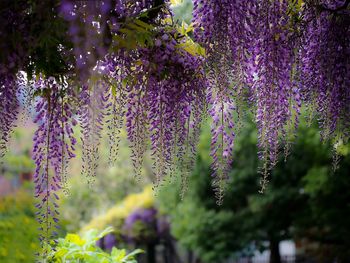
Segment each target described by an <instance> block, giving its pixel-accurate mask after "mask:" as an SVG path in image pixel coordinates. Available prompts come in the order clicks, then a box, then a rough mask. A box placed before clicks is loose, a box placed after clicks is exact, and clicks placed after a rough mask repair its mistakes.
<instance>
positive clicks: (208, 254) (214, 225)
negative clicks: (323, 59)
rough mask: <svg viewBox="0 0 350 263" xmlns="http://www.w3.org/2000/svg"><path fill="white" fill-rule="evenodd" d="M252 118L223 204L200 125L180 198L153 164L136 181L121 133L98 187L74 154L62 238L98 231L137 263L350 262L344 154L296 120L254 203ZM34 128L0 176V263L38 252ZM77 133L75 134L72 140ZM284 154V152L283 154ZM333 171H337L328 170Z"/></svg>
mask: <svg viewBox="0 0 350 263" xmlns="http://www.w3.org/2000/svg"><path fill="white" fill-rule="evenodd" d="M191 8H192V3H191V1H190V0H188V1H183V3H182V4H179V5H178V6H176V7H175V8H174V13H175V18H176V19H177V20H178V22H179V23H182V21H184V22H186V23H189V22H190V20H191V11H192V10H191ZM251 120H252V116H244V117H242V120H241V122H242V124H244V125H242V128H241V130H240V132H239V134H238V137H237V141H236V146H235V149H234V151H235V153H234V154H235V155H234V156H235V160H234V163H233V166H232V170H231V172H230V177H229V180H228V183H227V189H226V194H225V199H224V202H223V204H222V205H221V206H218V205H217V204H216V200H215V197H214V193H213V191H212V188H211V177H210V174H211V170H210V163H211V159H210V155H209V147H210V129H209V127H210V123H209V122H208V123H207V122H205V123H204V124H203V132H202V135H201V138H200V145H199V150H198V156H197V158H196V165H195V168H194V169H193V171H192V172H191V173H190V174H189V175H188V182H187V187H186V189H187V191H186V192H185V194H184V197H183V198H181V196H182V194H183V186H182V184H183V182H181V179H180V174H178V173H177V172H176V170H175V172H174V174H172V176H171V177H170V176H169V178H167V180H166V181H165V182H164V184H163V185H162V186H160V187H158V188H157V189H156V191H153V190H152V182H153V179H154V178H153V175H152V172H151V162H150V160H149V158H146V162H145V165H144V168H143V171H142V174H143V176H142V177H141V178H135V177H134V176H133V167H132V163H131V160H130V158H129V155H130V150H129V146H128V142H127V140H126V138H125V133H123V132H122V136H121V142H120V150H119V154H118V160H117V162H116V163H115V164H114V165H113V166H110V165H109V164H108V153H109V150H108V147H107V138H106V137H105V138H104V141H103V143H102V146H101V149H100V154H101V158H100V164H99V168H98V169H99V170H98V173H97V178H96V182H95V183H94V184H93V185H91V184H88V183H87V181H86V180H85V178H83V177H82V176H81V158H79V157H81V156H79V155H81V151H79V149H78V158H76V159H74V161H73V163H72V164H71V167H70V170H69V172H68V174H69V181H68V186H69V188H68V189H67V191H66V193H62V195H61V199H60V211H61V215H60V217H61V218H60V219H61V220H60V224H61V232H60V236H61V237H64V236H65V234H66V233H83V232H84V231H87V230H89V229H98V230H103V229H105V228H106V227H107V226H112V227H113V229H114V232H113V233H111V234H108V235H107V236H105V237H104V238H102V239H100V240H99V241H98V246H100V247H101V248H103V249H104V250H106V251H109V250H111V248H112V247H114V246H117V247H119V248H126V249H127V250H133V249H135V248H141V249H143V250H145V252H146V253H144V254H142V255H140V256H139V257H138V261H139V262H141V263H142V262H144V263H146V262H147V263H155V262H157V263H163V262H164V263H180V262H186V263H201V262H203V263H205V262H223V263H231V262H232V263H233V262H256V263H257V262H261V263H262V262H272V263H278V262H350V219H349V218H350V191H349V189H350V180H349V179H350V178H349V176H350V146H349V145H344V146H343V147H339V148H338V152H334V151H333V150H332V147H331V145H330V144H329V143H326V142H322V141H321V139H320V135H319V132H318V129H317V123H316V121H315V120H312V119H311V120H310V119H308V118H305V119H302V121H301V125H300V128H299V130H298V136H297V139H296V140H295V141H294V143H293V144H292V145H290V153H289V154H288V155H285V156H284V155H283V156H281V158H280V161H279V163H278V164H277V166H276V168H275V169H274V171H273V172H272V174H271V175H270V182H269V184H268V187H267V190H266V191H265V192H264V193H263V194H260V193H259V189H260V178H261V175H260V174H259V172H258V170H259V169H258V168H259V166H260V163H259V160H258V158H257V155H256V152H257V147H256V144H257V134H256V127H255V126H254V124H253V122H252V121H251ZM35 128H36V127H35V125H34V124H33V123H31V121H30V120H26V119H21V120H19V122H18V127H17V128H16V129H15V131H14V133H13V136H12V140H11V142H10V146H9V152H8V153H7V154H6V156H5V159H4V161H3V164H2V165H1V170H0V262H2V263H16V262H34V261H35V252H36V251H37V250H38V240H37V235H38V233H37V228H38V225H37V223H36V221H35V211H34V203H35V200H34V198H33V183H32V174H33V170H34V163H33V161H32V160H31V146H32V136H33V134H34V131H35ZM76 132H77V133H79V131H78V130H77V131H76ZM286 151H287V150H286ZM338 163H339V167H338V168H337V169H334V165H335V164H338Z"/></svg>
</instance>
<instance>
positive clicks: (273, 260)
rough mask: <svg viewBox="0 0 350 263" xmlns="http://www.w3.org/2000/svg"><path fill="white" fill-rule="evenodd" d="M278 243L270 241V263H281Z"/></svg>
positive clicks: (274, 240)
mask: <svg viewBox="0 0 350 263" xmlns="http://www.w3.org/2000/svg"><path fill="white" fill-rule="evenodd" d="M279 243H280V242H279V241H278V240H276V239H271V240H270V263H281V262H282V261H281V254H280V249H279Z"/></svg>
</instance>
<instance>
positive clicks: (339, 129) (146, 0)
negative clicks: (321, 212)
mask: <svg viewBox="0 0 350 263" xmlns="http://www.w3.org/2000/svg"><path fill="white" fill-rule="evenodd" d="M349 2H350V1H348V0H339V1H326V0H323V1H322V0H317V1H316V0H309V1H306V0H305V1H296V0H269V1H265V0H251V1H243V0H207V1H204V0H194V1H193V3H194V10H193V24H192V25H191V26H188V28H193V30H192V29H189V30H188V29H187V28H180V26H179V25H177V24H176V23H175V22H174V21H173V16H172V12H171V9H170V8H169V3H168V1H164V0H142V1H141V0H138V1H131V0H115V1H112V0H103V1H71V0H62V1H58V5H57V6H55V7H53V8H51V9H50V11H52V10H54V12H56V13H55V15H54V16H52V17H50V19H53V20H54V19H57V21H60V23H63V24H64V25H65V26H66V27H65V29H64V30H66V32H64V34H63V35H65V36H66V39H64V40H62V43H59V44H57V45H56V44H55V43H56V42H55V41H53V40H52V39H51V41H47V42H43V41H34V40H33V39H35V37H33V36H34V35H35V34H37V32H38V30H37V26H38V25H37V24H35V26H32V27H29V26H28V24H29V21H32V20H33V19H32V20H31V19H29V18H30V17H29V18H28V17H27V16H31V15H32V16H34V15H35V16H37V13H35V12H34V11H33V13H31V12H32V11H31V9H30V8H27V9H26V6H24V7H23V10H20V11H18V10H17V9H16V8H18V6H17V5H14V7H13V8H14V10H11V8H9V9H6V12H2V13H1V20H0V21H3V23H1V24H2V25H3V24H4V25H9V23H13V24H14V25H15V26H16V28H17V29H18V31H17V32H19V35H20V36H21V37H22V38H21V39H20V40H21V41H17V38H18V34H15V33H14V32H13V31H12V30H10V29H9V28H8V26H5V27H4V29H2V30H1V32H0V33H1V36H2V37H4V38H9V39H12V40H14V41H13V42H14V43H15V42H16V41H17V42H16V43H17V46H16V45H12V44H11V43H12V42H10V41H4V42H3V43H2V44H1V47H2V49H3V50H4V52H2V54H1V56H0V111H1V115H0V157H3V156H4V154H5V152H6V145H7V142H8V140H9V137H10V134H11V131H12V129H13V127H14V126H15V123H16V119H17V117H18V114H19V112H20V102H19V99H18V97H19V94H20V93H21V92H22V91H24V90H26V89H27V88H29V89H31V90H32V92H29V93H28V94H29V96H30V97H29V98H28V99H27V100H26V101H27V102H30V101H32V102H35V113H36V114H35V117H34V122H35V123H36V124H37V126H38V129H37V131H36V133H35V136H34V147H33V159H34V161H35V164H36V166H37V168H36V170H35V175H34V183H35V185H36V187H35V195H36V197H37V198H38V204H37V208H38V213H37V218H38V221H39V222H40V230H41V234H40V240H41V243H42V245H43V248H44V250H43V254H45V246H46V244H48V243H49V242H50V240H51V239H54V237H55V232H56V230H55V227H58V220H59V216H58V215H59V211H58V204H57V199H58V195H59V191H60V189H65V190H67V185H66V183H65V182H66V181H67V180H66V177H67V165H68V162H69V160H70V159H71V158H74V157H75V154H74V151H75V145H76V143H77V142H78V141H79V140H77V139H76V136H77V135H75V134H74V129H73V127H74V126H79V127H80V129H81V133H80V134H81V135H80V141H81V143H82V155H83V157H82V158H83V169H82V173H83V174H84V175H86V177H87V178H88V181H90V182H93V181H94V180H95V176H96V171H97V168H98V163H99V146H100V141H101V138H102V136H103V133H102V132H103V129H104V128H106V129H107V135H108V140H109V144H110V163H111V165H113V163H114V161H115V160H116V158H117V152H118V145H119V140H120V133H121V130H122V129H125V130H126V133H127V137H128V139H129V142H130V147H131V159H132V161H133V165H134V168H135V174H136V175H137V176H140V175H141V174H142V165H143V160H144V155H145V153H146V152H147V151H149V152H150V155H151V158H152V160H153V171H154V177H155V185H156V186H157V185H159V184H161V183H162V181H163V178H164V177H165V176H166V175H168V174H173V172H174V171H175V170H177V169H179V171H180V174H181V177H182V183H183V189H186V180H187V177H188V175H189V172H190V171H191V169H192V167H193V165H194V161H195V156H196V146H197V142H198V138H199V135H200V130H201V124H202V121H203V120H204V118H205V116H206V115H207V114H208V115H209V116H210V117H211V119H212V126H211V134H212V141H211V152H210V155H211V157H212V160H213V163H212V166H211V169H212V176H213V187H214V190H215V192H216V195H217V200H218V203H221V202H222V200H223V196H224V189H225V185H226V184H225V182H226V180H227V179H228V172H229V169H230V167H231V165H232V162H233V160H234V153H233V148H234V139H235V136H236V134H237V133H238V132H239V129H238V127H239V126H240V122H241V120H240V118H241V116H242V112H244V111H245V110H246V109H248V108H251V109H252V110H253V112H254V113H255V120H256V124H257V129H258V149H259V153H258V155H259V157H260V159H261V160H262V166H261V172H262V174H263V175H262V181H261V190H262V191H263V190H264V189H265V188H266V185H267V184H266V183H267V181H268V179H269V175H270V173H271V170H272V169H273V167H274V166H275V165H276V163H277V162H278V160H279V156H280V152H283V151H284V152H285V154H288V152H289V150H290V145H291V143H292V140H293V138H294V137H295V134H296V130H297V128H298V123H299V118H300V115H301V107H302V105H305V107H306V108H307V109H308V112H309V113H310V112H314V113H315V116H316V118H317V119H318V121H319V125H320V128H321V134H322V138H323V139H331V140H333V142H334V145H335V147H337V145H340V144H344V143H347V142H348V141H349V136H350V135H349V134H350V133H349V132H350V130H349V129H350V121H349V120H350V116H349V115H350V74H349V70H350V10H349V8H350V7H349V6H350V3H349ZM0 7H1V6H0ZM33 10H35V9H33ZM59 19H61V20H59ZM57 21H56V22H57ZM62 21H63V22H62ZM31 28H32V29H33V32H30V30H31ZM28 41H30V42H31V45H32V46H33V48H31V49H28V48H27V42H28ZM42 43H44V44H42ZM50 43H54V44H55V46H54V47H53V48H52V47H51V50H46V51H45V52H43V46H49V45H50ZM67 43H68V44H67ZM203 49H205V52H203ZM52 50H53V51H54V53H53V54H51V53H50V51H52ZM46 54H47V56H46ZM45 56H46V57H45ZM55 56H56V59H57V60H58V62H57V61H56V62H57V63H58V65H56V64H55V63H49V62H52V61H55V60H53V59H52V57H53V58H55ZM60 63H61V64H62V65H61V64H60ZM51 64H52V65H53V66H52V68H50V70H49V69H47V70H46V69H45V67H51ZM23 71H26V72H27V77H25V74H24V73H23ZM42 71H45V72H42ZM24 93H25V92H24ZM310 115H313V114H311V113H310ZM78 124H79V125H78ZM335 150H336V149H335Z"/></svg>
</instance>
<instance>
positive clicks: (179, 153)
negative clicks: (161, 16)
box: [105, 31, 205, 184]
mask: <svg viewBox="0 0 350 263" xmlns="http://www.w3.org/2000/svg"><path fill="white" fill-rule="evenodd" d="M179 37H180V35H179V34H178V33H177V32H175V31H171V32H165V31H159V32H157V33H156V35H155V36H154V44H153V45H152V46H149V47H140V48H138V49H137V51H136V52H135V54H134V55H133V56H129V57H125V56H123V55H121V56H119V57H109V58H107V60H106V61H105V68H106V70H105V73H106V74H107V76H108V77H109V78H110V81H111V83H115V84H114V86H112V89H113V90H112V94H111V96H112V99H113V101H114V102H113V103H112V104H110V105H109V107H110V106H113V107H115V104H116V103H115V102H116V100H119V101H121V100H123V102H122V105H123V104H125V112H123V111H122V110H121V109H118V112H119V113H117V114H116V117H117V118H118V119H119V120H118V119H116V120H114V123H115V124H120V119H121V118H122V116H124V114H125V117H126V129H127V134H128V138H129V140H130V143H131V146H132V159H133V162H134V166H135V167H136V169H137V170H136V174H138V173H140V170H139V169H140V167H141V165H142V162H143V161H142V160H143V155H144V153H145V151H146V149H147V141H148V140H150V142H151V156H152V159H153V160H154V172H155V175H156V178H157V184H158V183H160V182H161V179H162V178H163V177H164V176H165V175H166V174H168V173H169V172H170V171H171V169H172V165H173V164H174V163H181V164H182V165H183V166H186V165H187V166H188V165H189V163H186V164H185V163H184V162H185V161H184V160H185V159H186V158H185V157H186V156H185V155H190V156H193V153H194V151H195V148H196V146H195V145H196V143H195V142H196V141H197V139H198V136H199V129H200V128H199V127H200V123H201V114H202V112H203V107H204V106H205V101H204V100H203V98H204V86H205V80H204V76H203V71H202V69H201V63H202V60H201V59H200V58H199V57H196V56H193V55H191V54H190V53H188V52H187V51H184V50H182V49H180V48H178V45H179V44H180V43H181V42H179V40H178V39H177V38H179ZM119 107H120V105H119ZM113 111H116V109H115V108H113V109H112V112H113ZM113 117H115V116H113ZM109 125H111V123H109ZM119 127H120V125H117V129H120V128H119ZM186 160H187V159H186ZM183 168H185V167H183ZM187 169H189V167H187Z"/></svg>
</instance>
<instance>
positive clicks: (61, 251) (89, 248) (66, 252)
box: [47, 228, 143, 263]
mask: <svg viewBox="0 0 350 263" xmlns="http://www.w3.org/2000/svg"><path fill="white" fill-rule="evenodd" d="M112 231H113V229H112V228H107V229H105V230H103V231H102V232H98V231H97V230H93V229H92V230H89V231H87V232H86V233H84V235H83V236H82V237H80V236H79V235H76V234H67V235H66V237H65V238H64V239H63V238H60V239H59V240H58V244H57V246H55V249H52V248H51V250H50V252H49V255H48V259H47V260H48V262H62V263H64V262H85V263H93V262H101V263H102V262H106V263H107V262H114V263H136V262H137V261H136V259H135V256H136V255H137V254H140V253H143V251H142V250H140V249H137V250H134V251H133V252H131V253H129V254H127V253H126V251H125V250H124V249H117V248H115V247H113V248H112V251H111V253H110V254H108V253H106V252H104V251H103V250H102V249H100V248H99V247H98V246H97V245H96V242H97V241H98V240H99V239H101V238H103V237H104V236H106V235H107V234H109V233H111V232H112Z"/></svg>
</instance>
